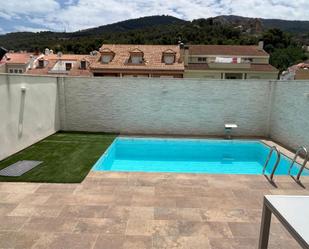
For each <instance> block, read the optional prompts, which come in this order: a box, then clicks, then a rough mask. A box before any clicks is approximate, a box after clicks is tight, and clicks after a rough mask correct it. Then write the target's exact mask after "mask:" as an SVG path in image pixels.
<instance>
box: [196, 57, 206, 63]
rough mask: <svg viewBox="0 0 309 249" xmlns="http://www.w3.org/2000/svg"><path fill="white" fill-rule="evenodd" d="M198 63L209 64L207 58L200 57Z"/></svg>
mask: <svg viewBox="0 0 309 249" xmlns="http://www.w3.org/2000/svg"><path fill="white" fill-rule="evenodd" d="M197 61H198V62H207V58H206V57H198V58H197Z"/></svg>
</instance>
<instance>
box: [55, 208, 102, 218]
mask: <svg viewBox="0 0 309 249" xmlns="http://www.w3.org/2000/svg"><path fill="white" fill-rule="evenodd" d="M107 208H108V206H107V205H102V206H95V205H93V206H88V205H85V206H82V205H66V206H64V207H63V209H62V210H61V213H60V214H59V216H60V217H65V218H68V217H73V218H103V217H104V214H105V212H106V210H107Z"/></svg>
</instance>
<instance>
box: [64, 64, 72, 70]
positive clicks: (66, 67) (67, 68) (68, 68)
mask: <svg viewBox="0 0 309 249" xmlns="http://www.w3.org/2000/svg"><path fill="white" fill-rule="evenodd" d="M71 69H72V63H65V70H66V71H70V70H71Z"/></svg>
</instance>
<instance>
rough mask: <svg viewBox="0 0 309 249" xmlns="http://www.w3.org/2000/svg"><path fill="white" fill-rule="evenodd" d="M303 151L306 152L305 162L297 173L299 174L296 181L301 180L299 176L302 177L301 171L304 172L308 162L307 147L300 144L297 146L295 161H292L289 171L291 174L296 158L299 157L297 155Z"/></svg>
mask: <svg viewBox="0 0 309 249" xmlns="http://www.w3.org/2000/svg"><path fill="white" fill-rule="evenodd" d="M301 152H304V162H303V164H302V165H301V167H300V169H299V171H298V173H297V176H296V181H298V182H299V178H300V176H301V173H302V172H303V170H304V169H305V167H306V164H307V162H308V159H309V154H308V150H307V148H306V147H305V146H299V147H298V148H297V150H296V153H295V156H294V158H293V161H292V163H291V165H290V168H289V172H288V174H289V175H290V176H291V170H292V168H293V165H294V163H295V162H296V159H297V157H299V155H300V153H301Z"/></svg>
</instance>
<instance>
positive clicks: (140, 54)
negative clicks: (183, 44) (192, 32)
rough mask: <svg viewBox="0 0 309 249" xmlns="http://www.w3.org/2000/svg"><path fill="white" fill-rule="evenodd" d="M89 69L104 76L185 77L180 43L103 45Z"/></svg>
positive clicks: (94, 73)
mask: <svg viewBox="0 0 309 249" xmlns="http://www.w3.org/2000/svg"><path fill="white" fill-rule="evenodd" d="M90 70H91V72H92V73H93V76H103V77H171V78H183V74H184V63H183V61H182V58H181V55H180V49H179V46H177V45H119V44H104V45H103V46H102V47H101V48H100V56H99V57H98V58H97V60H96V61H95V62H93V63H91V65H90Z"/></svg>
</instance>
